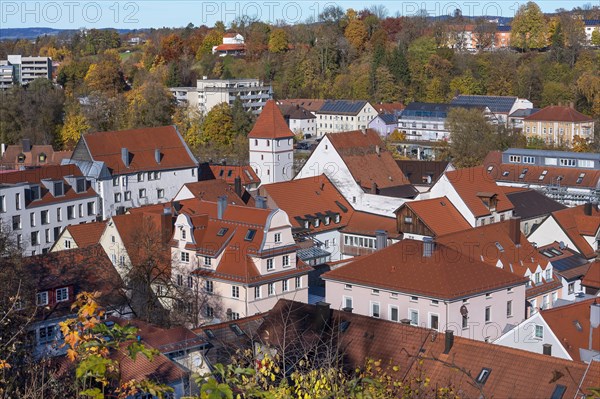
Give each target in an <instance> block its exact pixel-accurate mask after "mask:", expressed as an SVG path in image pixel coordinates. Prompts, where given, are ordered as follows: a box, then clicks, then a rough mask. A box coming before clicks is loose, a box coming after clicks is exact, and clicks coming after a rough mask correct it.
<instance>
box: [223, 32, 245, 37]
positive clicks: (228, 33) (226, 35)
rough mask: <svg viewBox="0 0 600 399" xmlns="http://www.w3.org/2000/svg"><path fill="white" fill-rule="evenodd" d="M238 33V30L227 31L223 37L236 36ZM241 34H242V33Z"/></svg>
mask: <svg viewBox="0 0 600 399" xmlns="http://www.w3.org/2000/svg"><path fill="white" fill-rule="evenodd" d="M237 35H239V33H237V32H227V33H224V34H223V37H224V38H225V37H226V38H233V37H236V36H237ZM240 36H241V35H240Z"/></svg>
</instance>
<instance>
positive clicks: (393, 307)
mask: <svg viewBox="0 0 600 399" xmlns="http://www.w3.org/2000/svg"><path fill="white" fill-rule="evenodd" d="M393 309H396V317H397V320H394V319H393V318H392V310H393ZM388 316H389V317H388V318H389V319H390V320H391V321H393V322H396V323H398V322H400V308H399V307H398V306H396V305H388Z"/></svg>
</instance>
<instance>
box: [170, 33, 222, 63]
mask: <svg viewBox="0 0 600 399" xmlns="http://www.w3.org/2000/svg"><path fill="white" fill-rule="evenodd" d="M211 50H212V48H211ZM183 51H184V42H183V40H182V39H181V37H180V36H179V35H178V34H176V33H172V34H170V35H169V36H167V37H165V38H163V39H162V40H161V42H160V54H159V55H160V56H161V57H162V59H163V60H164V61H165V62H171V61H174V60H178V59H179V58H180V57H181V56H182V55H183Z"/></svg>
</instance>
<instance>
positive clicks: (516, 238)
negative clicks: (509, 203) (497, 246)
mask: <svg viewBox="0 0 600 399" xmlns="http://www.w3.org/2000/svg"><path fill="white" fill-rule="evenodd" d="M508 234H509V236H510V240H511V241H512V242H513V243H514V244H515V245H516V246H520V245H521V218H520V217H518V216H513V217H511V218H510V219H509V220H508Z"/></svg>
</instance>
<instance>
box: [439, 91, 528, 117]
mask: <svg viewBox="0 0 600 399" xmlns="http://www.w3.org/2000/svg"><path fill="white" fill-rule="evenodd" d="M515 101H517V97H509V96H475V95H463V94H461V95H458V96H456V97H455V98H454V99H453V100H452V101H451V104H452V105H475V106H484V107H488V108H489V109H490V111H491V112H493V113H495V114H497V113H501V114H508V113H509V112H510V110H511V109H512V107H513V105H514V104H515Z"/></svg>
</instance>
